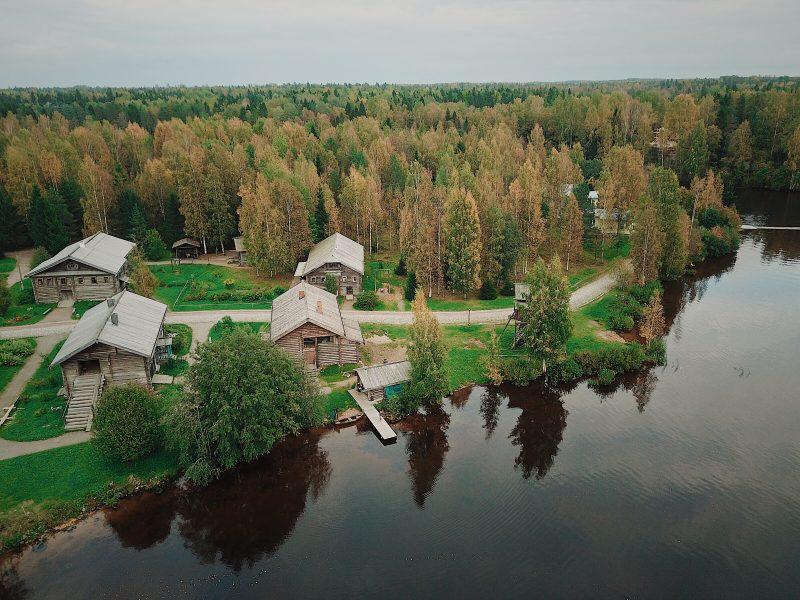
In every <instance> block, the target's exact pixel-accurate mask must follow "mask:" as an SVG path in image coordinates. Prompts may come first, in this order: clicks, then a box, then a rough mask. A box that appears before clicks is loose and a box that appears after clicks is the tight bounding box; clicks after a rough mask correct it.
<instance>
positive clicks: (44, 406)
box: [0, 342, 67, 442]
mask: <svg viewBox="0 0 800 600" xmlns="http://www.w3.org/2000/svg"><path fill="white" fill-rule="evenodd" d="M63 343H64V342H59V343H58V344H56V346H55V347H54V348H53V349H52V350H51V351H50V354H49V355H48V356H47V357H45V359H44V360H43V361H42V364H41V365H39V368H38V369H36V372H35V373H34V374H33V377H32V378H31V380H30V381H29V382H28V383H27V384H26V385H25V389H24V390H22V394H20V398H19V400H18V401H17V406H16V408H15V409H14V412H12V413H11V419H10V420H8V421H6V423H5V425H3V427H2V429H0V437H2V438H4V439H7V440H13V441H17V442H29V441H33V440H44V439H47V438H52V437H56V436H58V435H61V434H62V433H64V409H65V407H66V405H67V401H66V399H65V398H63V397H60V396H57V394H58V390H59V389H61V385H62V379H61V369H60V368H58V367H53V368H51V367H50V362H51V361H52V360H53V358H54V357H55V355H56V354H57V353H58V350H59V348H61V345H62V344H63Z"/></svg>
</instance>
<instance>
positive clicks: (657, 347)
mask: <svg viewBox="0 0 800 600" xmlns="http://www.w3.org/2000/svg"><path fill="white" fill-rule="evenodd" d="M647 362H651V363H653V364H654V365H665V364H666V363H667V344H666V342H664V340H663V339H662V338H656V339H654V340H653V341H652V342H650V347H649V348H647Z"/></svg>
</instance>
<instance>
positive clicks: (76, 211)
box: [58, 177, 83, 242]
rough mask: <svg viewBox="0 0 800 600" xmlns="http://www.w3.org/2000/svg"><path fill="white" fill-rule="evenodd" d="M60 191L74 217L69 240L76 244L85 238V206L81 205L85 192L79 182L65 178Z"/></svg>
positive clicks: (60, 185) (59, 188) (59, 187)
mask: <svg viewBox="0 0 800 600" xmlns="http://www.w3.org/2000/svg"><path fill="white" fill-rule="evenodd" d="M58 191H59V193H60V194H61V197H62V198H63V199H64V204H65V205H66V208H67V210H68V211H69V213H70V215H71V216H72V226H71V227H70V228H69V239H70V241H71V242H75V241H77V240H79V239H81V238H82V237H83V205H82V204H81V198H82V197H83V190H82V189H81V186H80V185H79V184H78V182H77V181H75V180H74V179H72V178H70V177H65V178H63V179H62V180H61V183H60V184H59V186H58Z"/></svg>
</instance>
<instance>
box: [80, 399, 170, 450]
mask: <svg viewBox="0 0 800 600" xmlns="http://www.w3.org/2000/svg"><path fill="white" fill-rule="evenodd" d="M160 418H161V414H160V408H159V402H158V398H157V397H156V395H155V394H154V393H153V392H151V391H150V390H148V389H147V388H145V387H143V386H141V385H139V384H136V383H127V384H125V385H121V386H116V387H111V388H109V389H108V390H106V391H105V392H104V393H103V396H102V397H101V398H100V401H99V402H98V403H97V412H96V415H95V418H94V432H95V433H94V439H93V442H94V443H95V444H97V447H98V448H99V449H100V451H101V452H102V453H103V454H105V455H106V456H109V457H111V458H114V459H117V460H123V461H133V460H138V459H140V458H143V457H145V456H147V455H149V454H152V453H153V452H155V450H156V449H157V448H158V447H159V445H160V443H161V427H160V424H159V420H160Z"/></svg>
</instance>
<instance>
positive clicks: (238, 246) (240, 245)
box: [233, 236, 247, 252]
mask: <svg viewBox="0 0 800 600" xmlns="http://www.w3.org/2000/svg"><path fill="white" fill-rule="evenodd" d="M233 248H234V250H236V251H237V252H247V248H245V247H244V238H243V237H242V236H239V237H235V238H233Z"/></svg>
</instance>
